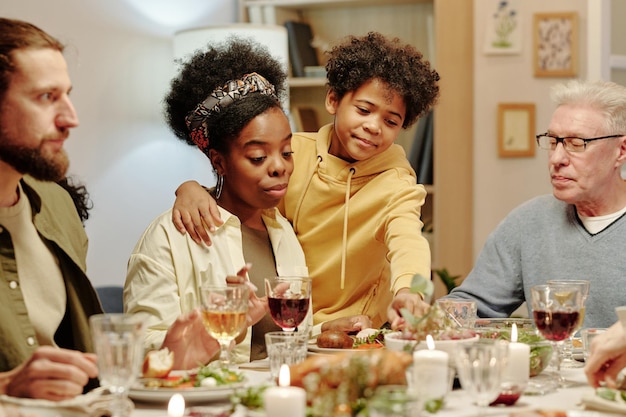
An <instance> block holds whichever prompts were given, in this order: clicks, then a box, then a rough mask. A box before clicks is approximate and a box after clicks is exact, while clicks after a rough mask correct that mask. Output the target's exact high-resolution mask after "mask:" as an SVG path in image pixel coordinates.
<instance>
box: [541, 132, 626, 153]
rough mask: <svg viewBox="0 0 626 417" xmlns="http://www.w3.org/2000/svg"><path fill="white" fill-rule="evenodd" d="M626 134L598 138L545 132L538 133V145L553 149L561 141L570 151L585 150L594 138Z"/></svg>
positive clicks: (617, 136)
mask: <svg viewBox="0 0 626 417" xmlns="http://www.w3.org/2000/svg"><path fill="white" fill-rule="evenodd" d="M622 136H624V135H609V136H600V137H597V138H589V139H583V138H577V137H569V138H560V137H558V136H553V135H550V134H548V133H544V134H541V135H537V136H536V137H537V145H539V147H540V148H541V149H547V150H550V151H553V150H555V149H556V145H558V144H559V143H562V144H563V148H564V149H565V150H566V151H568V152H584V151H585V149H587V144H588V143H589V142H593V141H594V140H600V139H610V138H619V137H622Z"/></svg>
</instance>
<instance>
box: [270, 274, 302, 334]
mask: <svg viewBox="0 0 626 417" xmlns="http://www.w3.org/2000/svg"><path fill="white" fill-rule="evenodd" d="M265 295H267V303H268V304H269V308H270V315H271V316H272V319H273V320H274V323H276V325H278V327H280V328H281V329H283V331H286V332H293V331H294V330H296V329H297V327H298V326H299V325H300V324H301V323H302V322H303V321H304V319H305V318H306V316H307V314H308V312H309V304H310V303H311V278H309V277H295V276H294V277H273V278H266V279H265Z"/></svg>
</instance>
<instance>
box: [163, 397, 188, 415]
mask: <svg viewBox="0 0 626 417" xmlns="http://www.w3.org/2000/svg"><path fill="white" fill-rule="evenodd" d="M184 415H185V398H184V397H183V396H182V395H181V394H174V395H172V397H171V398H170V402H169V403H168V404H167V416H168V417H183V416H184Z"/></svg>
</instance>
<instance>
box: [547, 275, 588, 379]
mask: <svg viewBox="0 0 626 417" xmlns="http://www.w3.org/2000/svg"><path fill="white" fill-rule="evenodd" d="M548 284H572V285H577V286H578V287H579V288H580V294H581V296H582V305H581V306H580V317H579V319H578V325H577V326H576V328H575V329H574V332H573V333H572V336H570V337H568V338H567V340H565V342H564V343H563V346H562V348H563V354H562V355H563V356H562V359H561V368H582V367H583V366H585V365H584V364H583V363H582V362H578V361H577V360H576V359H574V356H573V355H572V349H573V347H572V338H573V336H574V335H575V334H576V333H577V332H578V331H579V330H580V329H581V328H582V327H583V322H584V321H585V301H587V296H588V295H589V285H590V283H589V281H587V280H584V279H572V280H560V279H551V280H549V281H548Z"/></svg>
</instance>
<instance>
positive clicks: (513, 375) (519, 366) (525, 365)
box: [503, 323, 530, 384]
mask: <svg viewBox="0 0 626 417" xmlns="http://www.w3.org/2000/svg"><path fill="white" fill-rule="evenodd" d="M529 373H530V346H529V345H527V344H526V343H518V342H517V326H516V325H515V323H513V327H512V328H511V341H510V342H509V358H508V360H507V364H506V369H505V370H504V375H503V381H506V382H516V383H522V384H525V383H527V382H528V378H529Z"/></svg>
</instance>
